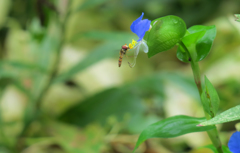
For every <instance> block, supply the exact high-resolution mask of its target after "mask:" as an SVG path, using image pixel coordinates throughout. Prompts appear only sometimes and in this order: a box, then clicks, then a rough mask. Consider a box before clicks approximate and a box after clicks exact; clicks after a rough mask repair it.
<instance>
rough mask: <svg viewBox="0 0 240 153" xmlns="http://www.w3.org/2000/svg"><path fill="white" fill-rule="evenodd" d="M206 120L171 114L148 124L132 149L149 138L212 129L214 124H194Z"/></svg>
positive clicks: (169, 136) (171, 136)
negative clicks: (202, 125) (204, 125)
mask: <svg viewBox="0 0 240 153" xmlns="http://www.w3.org/2000/svg"><path fill="white" fill-rule="evenodd" d="M204 120H206V119H205V118H195V117H189V116H184V115H179V116H173V117H169V118H166V119H164V120H161V121H159V122H157V123H154V124H152V125H150V126H148V127H147V128H146V129H145V130H144V131H143V132H142V133H141V134H140V136H139V138H138V141H137V143H136V146H135V148H134V151H135V150H136V149H137V147H138V146H139V145H140V144H141V143H143V142H144V141H145V140H147V139H149V138H173V137H177V136H180V135H183V134H187V133H192V132H202V131H208V130H211V129H214V126H206V127H204V128H203V127H197V126H196V125H197V124H199V123H201V122H202V121H204Z"/></svg>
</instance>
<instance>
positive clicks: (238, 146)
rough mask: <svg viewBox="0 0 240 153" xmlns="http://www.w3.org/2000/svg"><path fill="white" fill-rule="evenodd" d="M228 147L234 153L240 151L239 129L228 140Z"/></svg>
mask: <svg viewBox="0 0 240 153" xmlns="http://www.w3.org/2000/svg"><path fill="white" fill-rule="evenodd" d="M228 147H229V150H230V151H231V152H232V153H240V132H239V131H237V132H235V133H233V134H232V136H231V137H230V140H229V142H228Z"/></svg>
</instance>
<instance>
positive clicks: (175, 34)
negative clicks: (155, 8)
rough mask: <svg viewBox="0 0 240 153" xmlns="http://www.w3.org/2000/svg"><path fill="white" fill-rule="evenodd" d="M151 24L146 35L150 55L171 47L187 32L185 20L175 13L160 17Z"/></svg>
mask: <svg viewBox="0 0 240 153" xmlns="http://www.w3.org/2000/svg"><path fill="white" fill-rule="evenodd" d="M151 26H152V29H151V30H150V31H147V32H146V34H145V36H144V40H146V41H147V45H148V47H149V52H148V57H152V56H154V55H156V54H157V53H160V52H163V51H167V50H169V49H171V48H172V47H174V46H175V45H176V43H178V42H179V41H181V39H182V37H183V36H184V35H185V33H186V24H185V22H184V21H183V20H182V19H181V18H179V17H177V16H173V15H169V16H165V17H162V18H158V19H156V20H154V21H152V22H151Z"/></svg>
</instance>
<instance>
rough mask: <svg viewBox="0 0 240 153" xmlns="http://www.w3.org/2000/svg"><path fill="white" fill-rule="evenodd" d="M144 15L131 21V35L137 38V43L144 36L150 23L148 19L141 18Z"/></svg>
mask: <svg viewBox="0 0 240 153" xmlns="http://www.w3.org/2000/svg"><path fill="white" fill-rule="evenodd" d="M143 15H144V13H142V15H141V16H140V17H139V18H137V19H136V20H135V21H133V23H132V25H131V27H130V29H131V31H132V32H133V33H135V34H136V35H137V36H138V38H139V39H138V42H139V41H141V40H142V39H143V37H144V35H145V32H146V31H148V30H149V28H150V23H151V21H150V20H148V19H144V20H142V18H143Z"/></svg>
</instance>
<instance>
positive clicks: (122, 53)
mask: <svg viewBox="0 0 240 153" xmlns="http://www.w3.org/2000/svg"><path fill="white" fill-rule="evenodd" d="M128 49H130V48H129V47H128V46H127V45H126V44H125V45H123V46H122V48H121V49H120V52H119V54H120V56H119V59H118V67H121V65H122V58H123V55H126V53H127V51H128Z"/></svg>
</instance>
